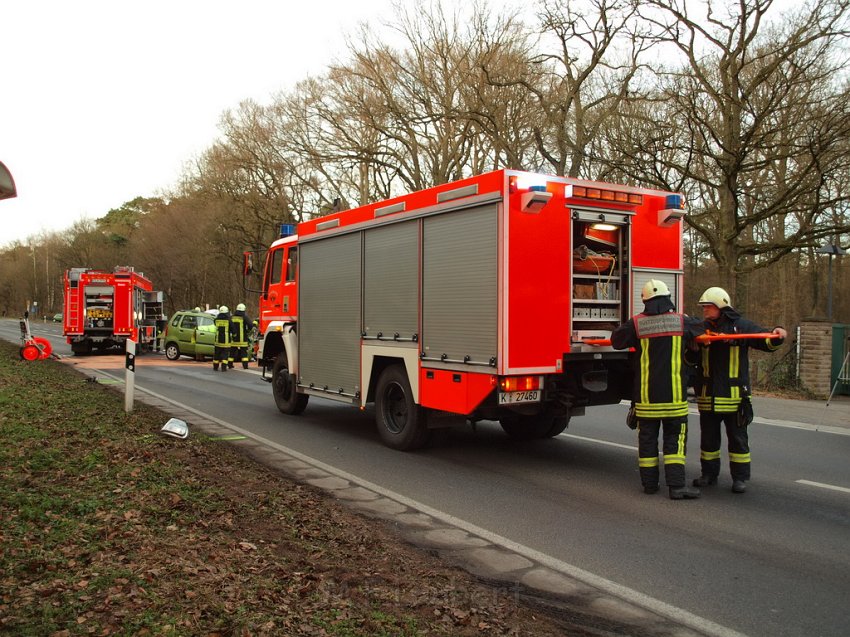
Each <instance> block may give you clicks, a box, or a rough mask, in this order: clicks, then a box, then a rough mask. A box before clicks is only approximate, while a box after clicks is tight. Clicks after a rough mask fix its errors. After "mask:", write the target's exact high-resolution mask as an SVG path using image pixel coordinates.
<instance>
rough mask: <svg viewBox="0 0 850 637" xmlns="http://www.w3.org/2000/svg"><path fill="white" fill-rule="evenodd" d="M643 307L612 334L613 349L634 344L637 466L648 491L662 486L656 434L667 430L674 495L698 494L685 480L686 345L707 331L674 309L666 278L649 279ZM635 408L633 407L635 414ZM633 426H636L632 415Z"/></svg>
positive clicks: (667, 466)
mask: <svg viewBox="0 0 850 637" xmlns="http://www.w3.org/2000/svg"><path fill="white" fill-rule="evenodd" d="M641 300H642V301H643V303H644V309H643V313H641V314H638V315H637V316H633V317H632V318H630V319H629V320H628V321H626V322H625V323H623V324H622V325H620V326H618V327H617V329H615V330H614V332H613V333H612V334H611V344H612V345H613V347H614V348H615V349H627V348H630V347H633V348H634V349H635V354H634V356H633V357H632V364H633V367H634V386H633V391H632V407H633V410H634V411H633V414H634V419H635V420H636V427H637V429H638V468H639V471H640V480H641V483H642V484H643V490H644V493H648V494H652V493H656V492H657V491H658V484H659V479H660V468H659V462H658V434H659V432H661V431H662V430H663V442H662V455H663V458H664V478H665V482H666V483H667V487H668V489H669V494H670V498H671V499H672V500H683V499H688V500H690V499H694V498H698V497H699V495H700V492H699V490H698V489H694V488H692V487H689V486H687V484H686V482H685V449H686V446H687V437H688V401H687V381H688V372H687V365H686V364H685V351H686V350H687V349H688V348H689V347H691V348H693V347H695V346H696V345H695V341H694V338H695V337H696V336H698V335H699V334H701V333H702V332H703V328H702V324H701V322H700V321H699V320H698V319H695V318H691V317H689V316H685V315H684V314H680V313H678V312H676V307H675V306H674V305H673V301H672V300H671V298H670V290H669V289H668V287H667V284H666V283H664V281H661V280H660V279H650V280H649V281H647V282H646V284H645V285H644V286H643V289H642V290H641ZM631 415H632V412H630V418H631ZM629 426H633V424H632V422H631V421H630V423H629Z"/></svg>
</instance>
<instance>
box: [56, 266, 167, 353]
mask: <svg viewBox="0 0 850 637" xmlns="http://www.w3.org/2000/svg"><path fill="white" fill-rule="evenodd" d="M164 319H165V316H164V315H163V304H162V292H159V291H155V290H154V289H153V284H152V283H151V281H150V280H149V279H147V278H146V277H145V275H144V274H142V273H141V272H136V271H135V270H134V269H133V268H132V267H128V266H119V267H116V268H115V269H114V270H113V271H112V272H108V271H104V270H90V269H87V268H71V269H70V270H68V271H67V272H65V301H64V312H63V316H62V326H63V329H64V333H65V336H66V338H67V341H68V343H69V344H70V345H71V351H73V352H74V354H77V355H81V354H90V353H91V352H92V350H95V349H96V350H103V349H109V348H113V347H122V348H123V347H124V344H125V342H126V340H127V339H131V340H133V341H135V342H136V343H137V344H138V346H139V351H144V350H151V349H154V348H155V346H156V339H157V330H158V328H159V327H161V326H162V324H163V322H164Z"/></svg>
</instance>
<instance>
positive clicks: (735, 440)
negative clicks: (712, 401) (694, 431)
mask: <svg viewBox="0 0 850 637" xmlns="http://www.w3.org/2000/svg"><path fill="white" fill-rule="evenodd" d="M737 421H738V416H737V414H736V413H735V412H721V413H717V412H708V411H706V412H700V415H699V428H700V443H699V447H700V453H699V460H700V465H701V466H702V475H704V476H709V477H711V478H716V477H717V476H718V475H720V437H721V431H720V426H721V425H725V426H726V438H727V440H728V441H729V471H730V473H731V474H732V479H733V480H749V479H750V441H749V436H748V435H747V428H746V427H739V426H738V422H737Z"/></svg>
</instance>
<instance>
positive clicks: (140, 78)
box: [0, 0, 407, 248]
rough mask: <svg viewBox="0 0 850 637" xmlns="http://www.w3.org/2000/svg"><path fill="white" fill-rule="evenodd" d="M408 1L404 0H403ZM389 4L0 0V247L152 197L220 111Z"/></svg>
mask: <svg viewBox="0 0 850 637" xmlns="http://www.w3.org/2000/svg"><path fill="white" fill-rule="evenodd" d="M405 1H407V0H405ZM392 15H393V11H392V6H391V2H390V0H313V1H310V0H277V1H275V0H239V1H238V2H234V1H232V0H231V1H228V2H225V1H223V0H145V1H144V2H138V1H137V2H131V1H130V0H76V1H69V0H0V162H3V163H4V164H5V165H6V167H7V168H8V169H9V171H10V172H11V173H12V177H13V178H14V180H15V184H16V186H17V190H18V196H17V198H14V199H6V200H3V201H0V220H2V224H0V248H2V247H5V246H7V245H8V244H10V243H11V242H12V241H15V240H20V241H26V240H27V238H28V237H31V236H35V235H38V234H39V233H41V232H42V231H60V230H64V229H67V228H69V227H70V226H71V225H72V224H73V223H74V222H75V221H77V220H79V219H80V218H82V217H87V218H91V219H94V218H97V217H102V216H103V215H105V214H106V213H107V212H108V211H109V210H110V209H111V208H118V207H120V206H121V204H123V203H124V202H126V201H129V200H131V199H134V198H135V197H137V196H156V195H158V194H160V192H161V190H162V189H166V188H170V187H171V186H173V185H174V184H175V183H176V182H177V181H178V179H179V177H180V174H181V172H182V170H183V166H184V165H185V163H186V162H187V161H189V160H191V159H192V158H193V157H194V156H196V155H198V154H199V153H200V152H202V151H203V150H204V149H205V148H207V147H208V146H209V145H211V144H212V142H213V141H214V139H215V137H216V135H217V124H218V121H219V117H220V116H221V114H222V112H223V111H225V110H226V109H229V108H236V107H237V106H238V104H239V102H241V101H242V100H245V99H248V98H251V99H254V100H257V101H260V102H267V101H268V100H269V98H270V97H271V96H272V95H273V94H274V93H275V92H277V91H280V90H288V89H290V88H292V87H293V86H294V84H295V83H296V82H297V81H299V80H301V79H304V78H306V77H308V76H309V75H318V74H320V73H322V72H323V71H324V69H325V68H326V66H327V65H328V64H329V63H330V62H332V61H334V60H335V59H340V58H341V57H344V51H345V43H344V36H345V34H349V35H351V34H353V33H354V32H355V30H356V28H357V24H358V22H361V21H365V22H369V23H370V24H374V25H375V28H376V29H377V30H380V29H379V25H380V23H381V22H382V21H385V20H386V19H387V18H390V17H392Z"/></svg>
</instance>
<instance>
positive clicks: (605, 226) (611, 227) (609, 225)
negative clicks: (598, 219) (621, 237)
mask: <svg viewBox="0 0 850 637" xmlns="http://www.w3.org/2000/svg"><path fill="white" fill-rule="evenodd" d="M590 227H591V228H593V229H594V230H605V231H606V232H612V231H613V230H616V229H617V226H615V225H614V224H612V223H593V224H591V225H590Z"/></svg>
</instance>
